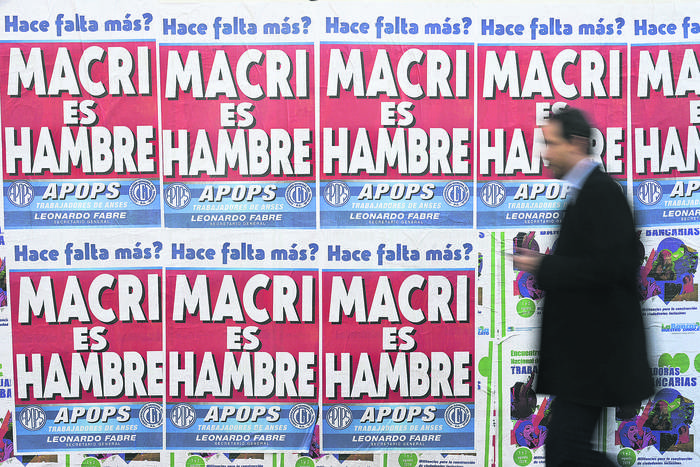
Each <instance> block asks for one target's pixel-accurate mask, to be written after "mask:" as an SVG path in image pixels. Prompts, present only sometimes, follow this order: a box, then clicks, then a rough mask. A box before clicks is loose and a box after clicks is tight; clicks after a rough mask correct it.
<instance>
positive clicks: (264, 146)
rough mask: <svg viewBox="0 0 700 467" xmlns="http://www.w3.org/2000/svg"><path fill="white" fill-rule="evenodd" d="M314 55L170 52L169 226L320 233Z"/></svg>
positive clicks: (164, 63)
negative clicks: (317, 231) (274, 229)
mask: <svg viewBox="0 0 700 467" xmlns="http://www.w3.org/2000/svg"><path fill="white" fill-rule="evenodd" d="M305 18H308V17H305ZM234 19H235V18H234ZM242 19H243V18H241V20H242ZM165 21H166V25H167V27H166V28H165V34H166V35H167V34H169V33H168V31H169V29H168V28H170V23H168V21H170V20H165ZM227 21H230V20H229V19H227V20H222V17H221V16H218V17H216V19H215V20H214V23H213V28H214V30H213V32H212V34H214V35H215V37H216V38H217V39H220V37H219V34H225V31H227V30H229V29H230V27H231V25H230V24H229V23H228V22H227ZM172 22H173V28H175V19H172ZM248 26H249V27H252V28H256V29H257V26H256V25H255V23H251V22H250V21H249V22H248ZM298 26H299V25H298V24H297V25H296V27H298ZM236 27H237V24H236ZM261 27H262V25H261ZM268 27H269V25H267V24H266V25H265V26H264V28H265V31H267V30H268ZM270 27H271V26H270ZM227 28H228V29H227ZM222 31H223V32H222ZM224 37H225V36H224ZM313 50H314V49H313V45H312V44H309V43H306V44H283V43H281V44H265V45H263V44H255V45H233V44H221V45H204V44H198V45H195V44H172V45H171V44H164V45H162V46H161V48H160V54H161V70H160V79H161V83H160V84H161V107H162V114H163V177H164V183H165V185H164V194H163V196H164V202H165V225H166V227H183V228H184V227H186V228H200V227H245V228H270V227H285V228H307V229H308V228H315V227H316V203H315V199H316V198H315V196H316V195H315V193H316V183H315V181H316V173H315V170H316V163H315V150H314V99H315V98H314V81H313V78H314V53H313Z"/></svg>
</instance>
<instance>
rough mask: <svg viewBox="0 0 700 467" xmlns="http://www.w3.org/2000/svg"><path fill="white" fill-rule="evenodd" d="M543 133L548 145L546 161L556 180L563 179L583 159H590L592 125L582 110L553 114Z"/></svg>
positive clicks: (571, 109)
mask: <svg viewBox="0 0 700 467" xmlns="http://www.w3.org/2000/svg"><path fill="white" fill-rule="evenodd" d="M542 131H543V133H544V140H545V143H547V151H546V152H545V154H544V159H545V160H546V161H547V162H548V163H549V166H548V167H549V170H550V172H552V175H554V177H555V178H562V177H563V176H564V175H566V173H567V172H568V171H569V170H571V168H573V166H574V165H576V164H577V163H578V162H579V161H580V160H581V159H583V158H585V157H588V152H589V148H590V140H591V125H590V124H589V123H588V120H587V119H586V117H585V116H584V115H583V112H581V111H580V110H578V109H574V108H572V107H567V108H566V109H564V110H562V111H560V112H557V113H553V114H552V115H551V116H550V117H549V123H547V125H546V126H545V127H544V128H543V129H542Z"/></svg>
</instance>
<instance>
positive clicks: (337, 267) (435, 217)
mask: <svg viewBox="0 0 700 467" xmlns="http://www.w3.org/2000/svg"><path fill="white" fill-rule="evenodd" d="M27 3H28V2H19V1H16V0H11V1H8V2H4V3H3V4H2V5H0V22H1V23H2V26H1V27H0V141H1V142H0V145H1V149H0V152H1V154H2V157H0V161H1V162H0V164H1V166H2V171H1V172H2V186H3V197H2V199H3V202H2V203H0V206H1V207H0V209H2V216H0V224H1V225H0V227H1V228H2V229H1V231H0V258H3V259H2V264H1V265H0V342H2V343H3V344H1V345H0V420H1V422H0V442H1V443H2V444H0V448H1V449H0V464H1V465H2V466H3V467H5V466H6V465H8V466H20V465H23V466H26V465H29V466H32V465H42V464H43V465H47V466H48V465H50V466H52V467H53V466H61V467H63V466H70V467H74V466H76V467H77V466H80V467H95V466H104V467H123V466H125V465H129V466H139V467H161V466H169V467H181V466H232V465H234V466H247V467H314V466H316V467H396V466H400V467H465V466H474V465H478V466H483V467H488V466H528V465H544V450H545V441H546V438H547V426H548V420H549V407H550V404H551V401H552V397H551V396H549V395H542V394H535V393H534V391H533V383H534V381H535V379H536V378H537V365H538V332H539V318H540V316H541V309H542V304H543V301H544V300H545V299H546V298H545V297H544V293H543V292H542V291H541V290H540V289H539V288H538V286H537V283H536V280H535V278H534V277H533V276H532V275H530V274H527V273H524V272H522V271H518V270H515V269H514V268H513V265H512V263H511V261H510V260H509V256H508V255H509V253H512V251H513V247H514V246H518V247H524V248H529V249H532V250H535V251H539V252H542V253H546V252H548V251H551V249H552V248H553V247H554V245H555V242H556V235H557V226H558V224H559V223H560V221H561V217H560V216H561V214H560V211H561V210H562V209H563V208H564V207H565V205H566V202H567V194H568V187H567V186H566V185H565V184H563V183H561V182H559V181H556V180H552V179H551V178H550V175H549V173H548V171H547V169H546V167H545V164H544V162H543V159H542V155H543V153H544V151H545V150H546V147H545V145H544V142H543V140H542V130H541V128H542V126H543V125H545V124H546V122H547V119H548V117H549V115H550V114H551V112H553V111H556V110H557V109H560V108H563V107H565V106H567V105H572V106H576V107H578V108H581V109H583V110H584V111H586V112H587V113H588V114H589V115H590V116H591V118H592V120H593V122H594V124H595V130H594V135H593V142H592V147H591V151H592V154H593V156H594V158H595V159H596V160H597V161H599V162H600V163H601V164H602V166H603V167H604V168H605V170H606V171H607V172H608V173H609V174H610V175H612V176H613V177H614V178H615V179H616V180H617V181H618V182H619V183H620V186H621V189H623V190H624V191H625V192H626V193H627V195H628V197H629V200H630V203H631V205H632V206H633V208H634V211H635V214H636V216H637V222H638V228H639V247H640V248H639V249H640V255H641V256H642V257H641V258H640V259H641V266H640V300H642V301H643V313H644V315H645V319H646V323H647V331H648V336H649V341H650V343H651V358H652V362H651V364H652V368H653V371H654V376H655V379H656V383H657V392H656V393H655V394H654V396H652V397H651V398H650V399H649V400H646V401H642V402H641V404H640V406H639V407H638V409H637V410H636V411H635V410H634V409H631V410H629V411H616V410H615V409H612V408H611V409H610V411H609V413H608V416H607V417H606V419H605V420H604V422H603V423H602V424H601V425H600V427H599V430H598V433H597V439H596V442H597V445H598V446H599V448H600V449H601V450H604V451H605V452H607V453H608V454H609V455H610V456H612V457H614V458H615V459H616V461H617V463H618V465H620V466H622V467H625V466H632V465H660V464H667V465H668V464H672V465H686V466H693V465H696V464H697V463H698V462H699V459H700V456H698V452H700V449H698V448H696V446H695V444H694V435H695V434H696V432H697V429H696V425H697V424H696V423H693V422H694V400H696V399H697V398H698V394H697V390H696V388H697V378H698V373H699V372H700V348H699V347H698V344H697V342H696V341H697V334H698V333H699V332H700V324H699V322H700V319H699V318H698V316H699V314H700V304H699V303H698V292H697V289H698V286H697V282H696V280H695V278H696V277H698V275H697V262H698V256H697V251H698V248H700V245H699V244H698V241H697V237H698V236H699V235H700V228H698V227H697V226H698V221H700V208H698V203H700V201H699V199H700V194H698V191H700V171H699V169H698V162H699V161H700V156H699V155H698V154H700V133H698V130H697V125H698V124H699V123H700V63H699V62H698V57H697V53H698V51H700V8H698V7H697V6H696V5H694V4H692V3H690V2H674V3H672V4H671V3H669V4H664V3H658V2H657V3H654V4H651V3H648V4H644V5H643V6H642V7H641V8H640V5H638V4H636V3H635V4H633V3H631V2H630V3H624V2H620V3H617V4H610V3H609V2H608V3H602V2H600V3H593V4H587V5H585V6H580V5H573V4H572V5H567V6H564V7H562V6H560V5H558V4H557V5H555V4H545V3H541V2H538V3H535V2H533V3H532V4H521V3H508V4H507V7H504V5H503V4H499V5H495V4H491V3H488V2H484V1H473V2H456V1H442V2H431V3H430V4H425V3H424V2H415V3H410V2H409V3H405V2H402V3H393V2H374V3H357V2H341V1H328V2H309V1H302V0H289V1H281V2H235V3H231V2H223V1H221V2H217V1H211V2H196V3H183V2H167V3H166V2H155V1H152V0H148V1H145V2H143V1H142V2H136V1H134V0H124V1H121V2H110V4H107V5H104V4H100V3H99V2H88V1H83V0H80V1H77V2H75V1H74V2H67V1H63V0H60V1H55V2H44V3H42V4H41V5H40V6H38V5H36V3H34V4H32V5H29V4H27ZM641 252H643V254H642V253H641ZM601 267H605V265H601ZM591 293H596V292H595V291H594V290H592V291H591ZM581 319H586V317H585V316H582V317H581ZM620 332H624V330H623V329H621V330H620ZM590 345H591V346H594V345H595V342H591V343H590ZM629 351H630V353H631V354H633V353H634V352H635V349H629ZM582 376H584V377H585V375H582Z"/></svg>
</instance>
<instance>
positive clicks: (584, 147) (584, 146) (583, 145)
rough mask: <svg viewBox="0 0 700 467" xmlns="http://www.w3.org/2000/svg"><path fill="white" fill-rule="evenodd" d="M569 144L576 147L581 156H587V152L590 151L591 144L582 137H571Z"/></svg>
mask: <svg viewBox="0 0 700 467" xmlns="http://www.w3.org/2000/svg"><path fill="white" fill-rule="evenodd" d="M571 144H573V145H574V146H576V147H578V148H579V150H580V151H581V152H582V153H583V154H586V155H588V153H589V151H590V144H591V141H590V139H588V138H585V137H583V136H576V135H573V136H572V137H571Z"/></svg>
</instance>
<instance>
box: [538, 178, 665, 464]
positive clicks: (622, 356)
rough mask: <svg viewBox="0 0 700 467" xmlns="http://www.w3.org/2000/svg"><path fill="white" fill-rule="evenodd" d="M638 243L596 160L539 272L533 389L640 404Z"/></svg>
mask: <svg viewBox="0 0 700 467" xmlns="http://www.w3.org/2000/svg"><path fill="white" fill-rule="evenodd" d="M638 244H639V242H638V239H637V236H636V233H635V227H634V221H633V218H632V214H631V212H630V209H629V206H628V204H627V200H626V198H625V196H624V194H623V192H622V190H621V189H620V187H619V185H618V184H617V183H616V182H615V181H614V180H612V179H611V178H610V177H609V176H608V175H607V174H605V173H603V172H602V171H601V170H600V169H599V168H597V167H596V168H595V169H593V171H592V172H591V174H590V175H589V176H588V178H587V179H586V180H585V181H584V183H583V185H582V187H581V190H580V191H579V192H578V194H577V196H576V198H575V201H573V202H570V203H569V205H568V206H567V208H566V211H565V212H564V218H563V220H562V224H561V229H560V232H559V238H558V240H557V243H556V245H555V247H554V251H553V253H552V254H551V255H547V256H545V257H543V259H542V262H541V264H540V267H539V270H538V272H537V281H538V286H539V287H540V288H542V289H543V290H545V292H546V295H545V302H544V309H543V318H542V334H541V343H540V364H539V375H538V381H537V392H539V393H545V394H552V395H555V396H557V398H558V399H561V400H562V401H567V402H572V403H573V404H574V405H580V406H581V407H583V408H586V407H596V408H598V407H606V406H612V407H614V406H621V405H629V404H634V403H637V404H638V403H640V402H641V400H642V399H644V398H646V397H649V396H650V395H651V394H652V393H653V391H654V383H653V379H652V376H651V370H650V368H649V365H648V362H647V349H646V340H645V331H644V324H643V320H642V315H641V309H640V303H639V292H638V273H639V265H640V259H641V258H640V257H639V248H638ZM556 404H557V403H556V400H555V402H554V410H553V413H554V414H556V409H557V405H556ZM562 405H563V403H562ZM598 413H599V412H598ZM574 416H578V415H577V414H574V413H573V412H572V413H571V414H570V415H569V417H574ZM595 420H597V418H596V419H595ZM595 420H593V421H592V422H591V423H592V425H595ZM572 422H574V423H576V422H575V421H573V420H572ZM552 433H554V431H552ZM548 441H549V439H548ZM586 441H587V440H586ZM565 465H570V464H565Z"/></svg>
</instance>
